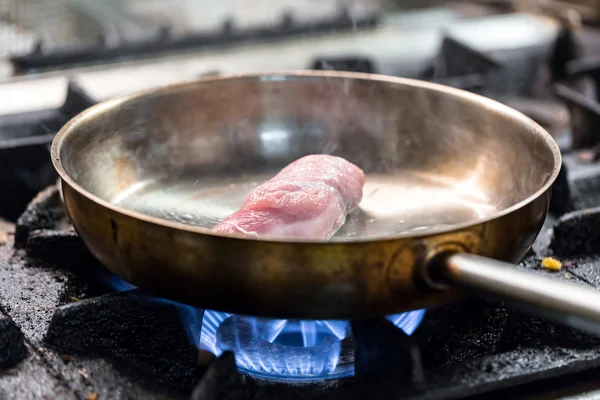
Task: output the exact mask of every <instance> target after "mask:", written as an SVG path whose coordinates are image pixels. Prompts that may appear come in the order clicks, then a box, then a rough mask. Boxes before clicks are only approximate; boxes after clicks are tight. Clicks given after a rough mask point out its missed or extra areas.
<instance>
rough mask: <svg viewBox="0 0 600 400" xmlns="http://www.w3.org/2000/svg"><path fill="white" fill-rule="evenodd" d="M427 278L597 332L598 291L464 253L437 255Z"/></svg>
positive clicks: (599, 326)
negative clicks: (470, 290)
mask: <svg viewBox="0 0 600 400" xmlns="http://www.w3.org/2000/svg"><path fill="white" fill-rule="evenodd" d="M429 278H430V279H432V280H433V281H434V282H438V283H441V282H444V283H448V284H451V285H457V286H462V287H464V288H468V289H472V290H475V291H478V292H481V293H485V294H486V295H488V296H490V295H492V296H494V297H496V298H498V299H500V300H503V301H506V302H507V303H512V304H514V305H515V306H517V307H520V308H524V309H526V310H528V311H530V312H531V313H533V314H537V315H540V316H542V317H547V318H551V319H553V320H555V321H558V322H561V323H563V324H566V325H569V326H572V327H574V328H578V329H582V330H585V331H588V332H590V333H594V334H597V335H600V291H598V290H595V289H592V288H587V287H583V286H580V285H577V284H574V283H571V282H561V281H558V280H552V279H549V278H548V277H544V276H541V275H538V274H535V273H532V272H527V271H523V270H519V269H517V268H516V267H515V266H514V265H512V264H508V263H504V262H500V261H496V260H492V259H489V258H484V257H480V256H476V255H473V254H464V253H455V254H446V255H442V256H439V257H436V260H435V261H433V262H432V263H431V264H430V268H429Z"/></svg>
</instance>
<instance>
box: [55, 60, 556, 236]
mask: <svg viewBox="0 0 600 400" xmlns="http://www.w3.org/2000/svg"><path fill="white" fill-rule="evenodd" d="M277 77H279V78H281V77H299V78H302V77H324V78H328V77H329V78H347V79H360V80H372V81H379V82H389V83H395V84H400V85H405V86H412V87H418V88H422V89H427V90H434V91H438V92H444V93H447V94H451V95H453V96H458V97H462V98H463V99H465V100H468V101H472V102H477V103H479V104H481V105H482V106H483V107H484V108H488V109H490V110H494V111H496V112H499V113H502V114H505V115H507V116H509V117H511V118H512V119H514V120H516V121H519V122H520V123H522V124H523V125H524V126H529V127H530V129H531V130H532V131H534V132H533V133H534V134H535V135H538V136H539V137H540V138H541V139H542V140H543V142H544V143H545V145H547V146H548V148H549V149H550V150H551V151H552V155H553V157H554V167H553V170H552V173H551V174H550V176H549V178H548V179H547V181H546V182H545V183H544V185H542V187H541V188H540V189H538V190H537V191H536V192H534V193H532V194H531V195H530V196H529V197H527V198H526V199H524V200H522V201H520V202H518V203H515V204H513V205H511V206H509V207H506V208H503V209H502V210H499V211H498V212H496V213H494V214H493V215H491V216H488V217H484V218H480V219H477V220H472V221H468V222H464V223H462V224H456V225H453V226H451V227H447V228H440V229H439V230H435V231H431V232H428V233H426V234H418V233H417V234H415V233H406V234H397V235H391V236H390V235H388V236H384V237H383V236H382V237H374V238H364V239H360V238H359V239H355V240H347V239H345V240H330V241H318V240H305V239H302V240H298V239H292V238H289V239H288V238H260V239H256V238H251V237H247V236H243V235H240V234H224V233H217V232H213V231H212V230H211V229H209V228H204V227H200V226H194V225H188V224H183V223H180V222H174V221H169V220H166V219H162V218H158V217H152V216H149V215H146V214H143V213H140V212H137V211H133V210H130V209H128V208H124V207H120V206H118V205H114V204H112V203H110V202H108V201H106V200H104V199H101V198H100V197H99V196H97V195H95V194H93V193H91V192H89V191H88V190H86V189H84V188H83V187H81V186H80V185H79V184H78V183H77V182H76V181H75V180H74V179H73V178H71V176H70V175H69V174H68V173H67V171H66V170H65V169H64V168H63V166H62V162H61V160H60V157H59V154H60V149H61V146H62V144H63V143H65V141H66V140H67V138H68V137H69V136H71V135H73V134H74V133H73V132H75V131H76V128H77V126H78V125H79V124H81V123H82V122H83V121H84V120H85V119H87V118H90V117H92V116H94V115H97V114H100V113H102V112H104V111H105V110H108V109H111V108H113V107H116V106H118V105H121V104H123V103H125V102H128V101H132V100H135V99H139V98H142V97H144V96H147V95H149V94H153V93H159V92H168V91H170V90H174V89H178V88H180V87H185V86H190V85H197V84H202V83H205V82H212V81H222V80H233V79H269V80H272V79H278V78H277ZM50 154H51V158H52V164H53V165H54V168H55V169H56V171H57V173H58V175H59V176H60V179H61V180H62V181H63V182H65V183H67V184H68V185H69V186H70V187H71V188H72V189H73V190H75V191H76V192H78V193H79V194H80V195H82V196H83V197H85V198H87V199H88V200H90V201H92V202H94V203H96V204H98V205H100V206H102V207H104V208H106V209H109V210H111V211H112V212H115V213H117V214H121V215H123V216H127V217H129V218H133V219H136V220H141V221H144V222H146V223H149V224H153V225H158V226H162V227H164V228H168V229H174V230H178V231H186V232H188V233H193V234H200V235H207V236H214V237H220V238H224V239H231V240H242V241H253V242H256V241H259V242H270V243H290V244H304V245H307V244H313V245H340V244H342V245H352V244H368V243H377V242H385V241H390V240H399V239H402V240H405V239H415V238H425V237H430V236H437V235H441V234H447V233H451V232H457V231H460V230H464V229H468V228H471V227H474V226H478V225H481V224H485V223H487V222H490V221H493V220H496V219H499V218H501V217H503V216H506V215H508V214H511V213H513V212H515V211H517V210H519V209H521V208H523V207H525V206H527V205H528V204H530V203H532V202H533V201H535V200H536V199H538V198H539V197H540V196H542V195H543V194H544V193H546V192H547V191H548V190H549V189H550V188H551V186H552V184H553V183H554V181H555V180H556V178H557V176H558V174H559V172H560V169H561V164H562V156H561V153H560V149H559V147H558V144H557V143H556V142H555V140H554V139H553V138H552V136H551V135H550V134H549V133H548V132H547V131H546V130H545V129H544V128H542V127H541V126H540V125H539V124H538V123H537V122H535V121H534V120H532V119H531V118H529V117H528V116H526V115H524V114H522V113H521V112H519V111H517V110H515V109H513V108H511V107H509V106H507V105H504V104H502V103H500V102H497V101H495V100H492V99H490V98H487V97H484V96H481V95H478V94H475V93H471V92H467V91H464V90H461V89H456V88H453V87H450V86H445V85H441V84H438V83H432V82H427V81H422V80H417V79H411V78H400V77H393V76H387V75H380V74H367V73H359V72H341V71H315V70H281V71H272V72H260V73H244V74H228V75H218V76H209V77H203V78H199V79H193V80H187V81H182V82H178V83H175V84H170V85H164V86H159V87H156V88H152V89H147V90H143V91H137V92H134V93H130V94H126V95H122V96H118V97H114V98H112V99H108V100H104V101H102V102H100V103H98V104H96V105H94V106H92V107H89V108H87V109H86V110H84V111H82V112H81V113H79V114H78V115H76V116H75V117H73V118H72V119H71V120H69V121H68V122H67V123H66V124H65V125H63V127H62V128H61V129H60V130H59V132H58V133H57V134H56V136H55V137H54V140H53V141H52V146H51V151H50Z"/></svg>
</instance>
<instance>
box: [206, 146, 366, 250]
mask: <svg viewBox="0 0 600 400" xmlns="http://www.w3.org/2000/svg"><path fill="white" fill-rule="evenodd" d="M364 184H365V176H364V174H363V171H362V170H361V169H360V168H358V167H357V166H356V165H354V164H352V163H350V162H348V161H346V160H344V159H343V158H340V157H334V156H329V155H312V156H306V157H303V158H300V159H298V160H296V161H294V162H293V163H291V164H289V165H288V166H287V167H285V168H284V169H282V170H281V171H280V172H279V173H278V174H277V175H276V176H275V177H274V178H273V179H271V180H270V181H268V182H266V183H264V184H262V185H260V186H259V187H257V188H256V189H255V190H254V191H253V192H252V193H250V194H249V195H248V197H246V200H245V201H244V204H243V205H242V207H241V208H240V209H239V210H238V211H236V212H235V213H233V214H231V215H230V216H228V217H227V218H225V220H224V221H223V222H222V223H220V224H219V225H217V226H216V227H215V228H214V231H215V232H222V233H238V234H246V235H251V236H255V237H260V236H273V237H282V238H297V239H325V240H327V239H329V238H331V236H333V235H334V234H335V232H336V231H337V230H338V229H340V228H341V226H342V225H343V224H344V222H345V221H346V216H347V215H348V214H349V213H350V212H351V211H352V210H354V209H355V208H356V207H358V204H359V203H360V201H361V200H362V188H363V185H364Z"/></svg>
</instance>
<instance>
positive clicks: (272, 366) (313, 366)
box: [200, 310, 425, 382]
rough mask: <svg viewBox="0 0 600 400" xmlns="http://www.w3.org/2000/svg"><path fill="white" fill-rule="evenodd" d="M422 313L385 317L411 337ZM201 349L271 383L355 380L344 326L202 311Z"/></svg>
mask: <svg viewBox="0 0 600 400" xmlns="http://www.w3.org/2000/svg"><path fill="white" fill-rule="evenodd" d="M424 314H425V310H417V311H411V312H406V313H402V314H397V315H392V316H389V317H387V318H388V320H390V321H391V322H392V323H393V324H394V325H395V326H396V327H398V328H400V329H402V330H403V331H404V332H405V333H406V334H407V335H411V334H412V333H413V332H414V331H415V330H416V329H417V327H418V326H419V324H420V323H421V321H422V320H423V316H424ZM200 348H201V349H203V350H206V351H210V352H211V353H213V354H215V355H216V356H220V355H221V354H222V353H223V352H225V351H232V352H233V353H234V354H235V360H236V364H237V365H238V367H239V369H240V370H241V371H243V372H244V373H246V374H248V375H251V376H254V377H256V378H262V379H268V380H270V381H287V382H313V381H323V380H329V379H341V378H348V377H352V376H354V340H353V337H352V332H351V329H350V323H349V322H346V321H298V320H285V319H265V318H254V317H247V316H238V315H232V314H228V313H224V312H218V311H210V310H207V311H205V313H204V318H203V320H202V329H201V335H200Z"/></svg>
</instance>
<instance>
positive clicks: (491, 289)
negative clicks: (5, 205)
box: [52, 71, 600, 332]
mask: <svg viewBox="0 0 600 400" xmlns="http://www.w3.org/2000/svg"><path fill="white" fill-rule="evenodd" d="M315 153H326V154H334V155H338V156H341V157H344V158H346V159H348V160H349V161H351V162H353V163H355V164H357V165H358V166H360V167H361V168H362V169H363V170H364V171H365V174H366V177H367V183H366V185H365V189H364V199H363V202H362V203H361V207H360V210H358V211H356V212H354V213H352V214H351V215H350V216H349V217H348V220H347V222H346V224H345V225H344V227H343V228H342V229H341V230H340V232H338V234H336V236H334V237H333V238H332V239H331V240H330V241H328V242H319V241H297V240H290V239H285V240H284V239H277V238H267V239H263V240H256V239H252V238H247V237H241V236H227V235H219V234H214V233H213V232H211V228H212V227H213V226H214V225H216V224H217V223H218V222H220V221H221V220H222V219H223V218H224V217H225V216H226V215H228V214H230V213H232V212H233V211H235V210H236V209H237V208H238V207H239V206H240V205H241V203H242V201H243V199H244V197H245V196H246V195H247V194H248V193H249V192H250V191H251V190H252V189H253V188H254V187H255V186H257V185H259V184H260V183H262V182H264V181H265V180H267V179H269V178H270V177H272V176H273V175H274V174H275V173H276V172H277V171H278V170H280V169H281V168H283V167H284V166H285V165H287V164H288V163H290V162H292V161H294V160H296V159H298V158H299V157H301V156H304V155H307V154H315ZM52 158H53V162H54V165H55V167H56V169H57V171H58V173H59V174H60V176H61V178H62V190H63V197H64V203H65V206H66V209H67V210H68V213H69V215H70V217H71V219H72V222H73V224H74V226H75V229H76V230H77V232H78V233H79V235H80V236H81V238H82V239H83V241H84V242H85V243H86V245H87V247H88V248H89V249H90V251H91V252H92V253H93V254H94V255H95V256H96V257H97V258H98V259H99V260H100V261H101V262H102V263H103V264H104V265H105V266H106V267H107V268H108V269H110V270H111V271H113V272H114V273H116V274H117V275H119V276H121V277H122V278H124V279H125V280H127V281H129V282H131V283H132V284H134V285H137V286H139V287H141V288H144V289H146V290H149V291H151V292H153V293H155V294H157V295H160V296H163V297H166V298H170V299H174V300H178V301H182V302H185V303H188V304H192V305H196V306H200V307H204V308H209V309H215V310H222V311H227V312H231V313H237V314H246V315H253V316H264V317H273V318H300V319H351V318H362V317H369V316H382V315H386V314H393V313H397V312H401V311H406V310H411V309H418V308H424V307H430V306H434V305H437V304H440V303H443V302H446V301H450V300H452V299H455V298H456V297H457V296H460V295H461V294H462V293H463V292H464V290H461V287H466V288H468V289H474V290H478V291H481V292H484V293H486V294H488V295H491V296H497V297H500V298H502V299H505V300H506V299H508V300H511V301H513V302H516V303H517V304H520V305H522V306H524V307H529V308H530V309H532V310H533V311H535V312H538V313H541V314H543V315H547V316H552V317H555V318H558V319H559V320H561V321H563V322H565V323H567V324H571V325H573V326H577V327H580V328H586V329H591V330H595V331H598V332H600V323H599V321H600V293H597V292H596V291H594V290H592V289H585V288H581V287H578V286H576V285H573V284H568V283H565V282H558V281H554V280H551V279H550V278H546V277H543V276H542V275H540V274H535V273H530V272H524V271H520V270H518V269H517V268H516V267H515V266H514V265H512V264H510V263H515V262H517V261H518V260H519V259H520V258H522V257H523V256H524V254H525V253H526V252H527V250H528V249H529V248H530V246H531V244H532V243H533V241H534V239H535V238H536V236H537V234H538V233H539V231H540V229H541V226H542V224H543V221H544V219H545V216H546V213H547V209H548V204H549V200H550V188H551V185H552V182H553V181H554V179H555V178H556V176H557V174H558V171H559V168H560V161H561V157H560V152H559V150H558V147H557V145H556V144H555V142H554V141H553V140H552V139H551V137H550V136H549V135H548V134H547V133H546V132H545V131H544V130H543V129H542V128H541V127H539V126H538V125H537V124H535V123H534V122H533V121H531V120H530V119H528V118H527V117H525V116H523V115H522V114H519V113H518V112H516V111H514V110H512V109H510V108H508V107H506V106H503V105H501V104H499V103H496V102H494V101H491V100H489V99H486V98H483V97H479V96H476V95H473V94H470V93H466V92H463V91H460V90H456V89H452V88H448V87H444V86H440V85H435V84H431V83H426V82H420V81H415V80H408V79H400V78H392V77H385V76H378V75H368V74H356V73H339V72H331V71H330V72H325V71H320V72H316V71H315V72H313V71H303V72H282V73H270V74H256V75H240V76H228V77H211V78H205V79H201V80H198V81H194V82H188V83H183V84H178V85H173V86H168V87H164V88H159V89H155V90H151V91H146V92H142V93H137V94H133V95H129V96H125V97H121V98H117V99H113V100H109V101H107V102H104V103H101V104H99V105H96V106H94V107H92V108H90V109H88V110H86V111H84V112H83V113H81V114H80V115H79V116H77V117H75V118H74V119H73V120H71V121H70V122H69V123H67V124H66V125H65V126H64V128H63V129H62V130H61V131H60V132H59V134H58V135H57V136H56V138H55V140H54V143H53V146H52Z"/></svg>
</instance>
